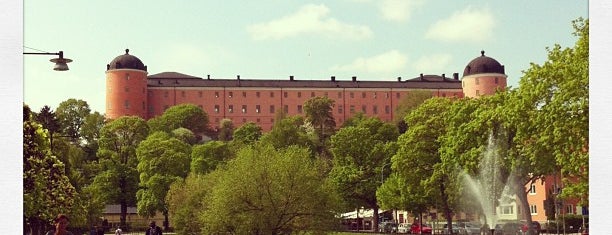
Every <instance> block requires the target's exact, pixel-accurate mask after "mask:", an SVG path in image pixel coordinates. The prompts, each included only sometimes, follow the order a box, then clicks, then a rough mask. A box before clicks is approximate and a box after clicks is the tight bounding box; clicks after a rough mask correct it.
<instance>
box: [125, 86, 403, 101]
mask: <svg viewBox="0 0 612 235" xmlns="http://www.w3.org/2000/svg"><path fill="white" fill-rule="evenodd" d="M125 89H126V90H125V91H126V92H129V87H126V88H125ZM274 94H275V92H273V91H271V92H269V96H270V98H274ZM383 94H384V97H385V99H388V98H389V97H390V95H389V93H388V92H384V93H383ZM169 95H170V94H169V91H164V97H165V98H168V96H169ZM180 95H181V97H186V96H187V93H186V92H185V91H181V92H180ZM203 96H204V93H203V92H202V91H198V97H200V98H202V97H203ZM296 96H297V98H302V92H301V91H298V92H297V93H296ZM315 96H316V95H315V92H314V91H313V92H310V97H311V98H312V97H315ZM323 96H325V97H329V93H328V92H324V93H323ZM227 97H229V98H232V97H234V92H233V91H228V94H227ZM242 97H244V98H246V97H247V92H246V91H243V92H242ZM255 97H257V98H260V97H261V92H260V91H256V92H255ZM283 97H284V98H289V92H286V91H285V92H283ZM349 97H350V98H355V93H354V92H350V93H349ZM377 97H378V94H377V93H376V92H372V94H371V97H370V98H373V99H376V98H377ZM395 97H396V98H398V99H399V98H401V94H400V93H399V92H397V93H395ZM215 98H219V92H218V91H215ZM338 98H339V99H341V98H342V92H338ZM361 98H368V97H367V92H361Z"/></svg>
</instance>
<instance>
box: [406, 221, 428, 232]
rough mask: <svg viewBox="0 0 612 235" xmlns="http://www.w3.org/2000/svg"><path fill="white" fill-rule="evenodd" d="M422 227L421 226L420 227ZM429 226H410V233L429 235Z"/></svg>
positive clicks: (416, 224)
mask: <svg viewBox="0 0 612 235" xmlns="http://www.w3.org/2000/svg"><path fill="white" fill-rule="evenodd" d="M421 225H422V226H421ZM431 230H432V229H431V226H429V225H427V224H425V223H423V224H418V223H415V224H412V225H410V233H412V234H419V233H420V234H431Z"/></svg>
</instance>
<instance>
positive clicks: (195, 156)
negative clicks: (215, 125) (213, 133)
mask: <svg viewBox="0 0 612 235" xmlns="http://www.w3.org/2000/svg"><path fill="white" fill-rule="evenodd" d="M233 155H234V153H233V152H232V150H231V149H230V145H229V144H228V143H226V142H223V141H210V142H207V143H205V144H201V145H196V146H193V149H192V151H191V172H192V173H193V174H202V175H204V174H207V173H209V172H211V171H214V170H215V169H217V166H218V165H219V164H221V163H223V162H225V161H227V160H229V159H230V158H232V156H233Z"/></svg>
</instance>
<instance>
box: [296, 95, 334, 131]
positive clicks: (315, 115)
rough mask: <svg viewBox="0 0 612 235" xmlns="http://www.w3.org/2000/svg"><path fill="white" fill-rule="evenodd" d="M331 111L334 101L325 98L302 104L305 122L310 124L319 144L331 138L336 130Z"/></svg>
mask: <svg viewBox="0 0 612 235" xmlns="http://www.w3.org/2000/svg"><path fill="white" fill-rule="evenodd" d="M333 109H334V100H332V99H330V98H328V97H325V96H317V97H313V98H310V99H308V100H306V102H304V113H305V115H306V121H307V122H310V123H312V125H313V126H314V128H315V130H316V131H317V135H318V136H319V139H320V140H321V142H324V140H325V139H327V137H329V136H331V135H332V134H333V132H334V129H335V128H336V121H335V120H334V115H333V114H332V111H333Z"/></svg>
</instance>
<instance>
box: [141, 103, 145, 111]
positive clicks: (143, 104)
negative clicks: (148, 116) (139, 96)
mask: <svg viewBox="0 0 612 235" xmlns="http://www.w3.org/2000/svg"><path fill="white" fill-rule="evenodd" d="M142 110H145V103H144V101H143V102H142Z"/></svg>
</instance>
